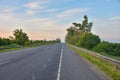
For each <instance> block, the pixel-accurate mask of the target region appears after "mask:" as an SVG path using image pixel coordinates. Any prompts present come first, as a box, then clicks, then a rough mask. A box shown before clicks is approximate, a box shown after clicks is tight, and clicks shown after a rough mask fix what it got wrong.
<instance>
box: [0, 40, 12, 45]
mask: <svg viewBox="0 0 120 80" xmlns="http://www.w3.org/2000/svg"><path fill="white" fill-rule="evenodd" d="M10 44H11V41H10V39H9V38H0V46H2V45H10Z"/></svg>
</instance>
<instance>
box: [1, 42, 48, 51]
mask: <svg viewBox="0 0 120 80" xmlns="http://www.w3.org/2000/svg"><path fill="white" fill-rule="evenodd" d="M43 45H49V44H32V45H28V46H20V45H17V44H11V45H7V46H0V53H2V52H9V51H14V50H21V49H25V48H32V47H38V46H43Z"/></svg>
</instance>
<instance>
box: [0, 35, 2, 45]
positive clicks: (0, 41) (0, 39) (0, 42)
mask: <svg viewBox="0 0 120 80" xmlns="http://www.w3.org/2000/svg"><path fill="white" fill-rule="evenodd" d="M1 45H2V38H1V37H0V46H1Z"/></svg>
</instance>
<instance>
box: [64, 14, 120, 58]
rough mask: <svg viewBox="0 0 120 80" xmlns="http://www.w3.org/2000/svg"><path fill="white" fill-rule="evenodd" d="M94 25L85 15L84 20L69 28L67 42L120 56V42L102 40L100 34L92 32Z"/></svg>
mask: <svg viewBox="0 0 120 80" xmlns="http://www.w3.org/2000/svg"><path fill="white" fill-rule="evenodd" d="M92 26H93V23H92V22H89V21H88V17H87V15H85V16H84V17H83V21H82V22H80V23H76V22H74V23H72V26H71V27H69V28H67V35H66V37H65V42H66V43H69V44H73V45H76V46H78V47H83V48H86V49H89V50H93V51H95V52H99V53H101V54H107V55H114V56H120V43H110V42H108V41H101V39H100V37H99V36H98V35H95V34H93V33H92V32H91V29H92Z"/></svg>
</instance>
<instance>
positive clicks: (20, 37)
mask: <svg viewBox="0 0 120 80" xmlns="http://www.w3.org/2000/svg"><path fill="white" fill-rule="evenodd" d="M13 35H14V36H15V41H16V43H17V44H20V45H25V42H26V41H29V37H28V36H27V34H26V33H25V32H23V31H22V29H16V30H15V31H14V34H13Z"/></svg>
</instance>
